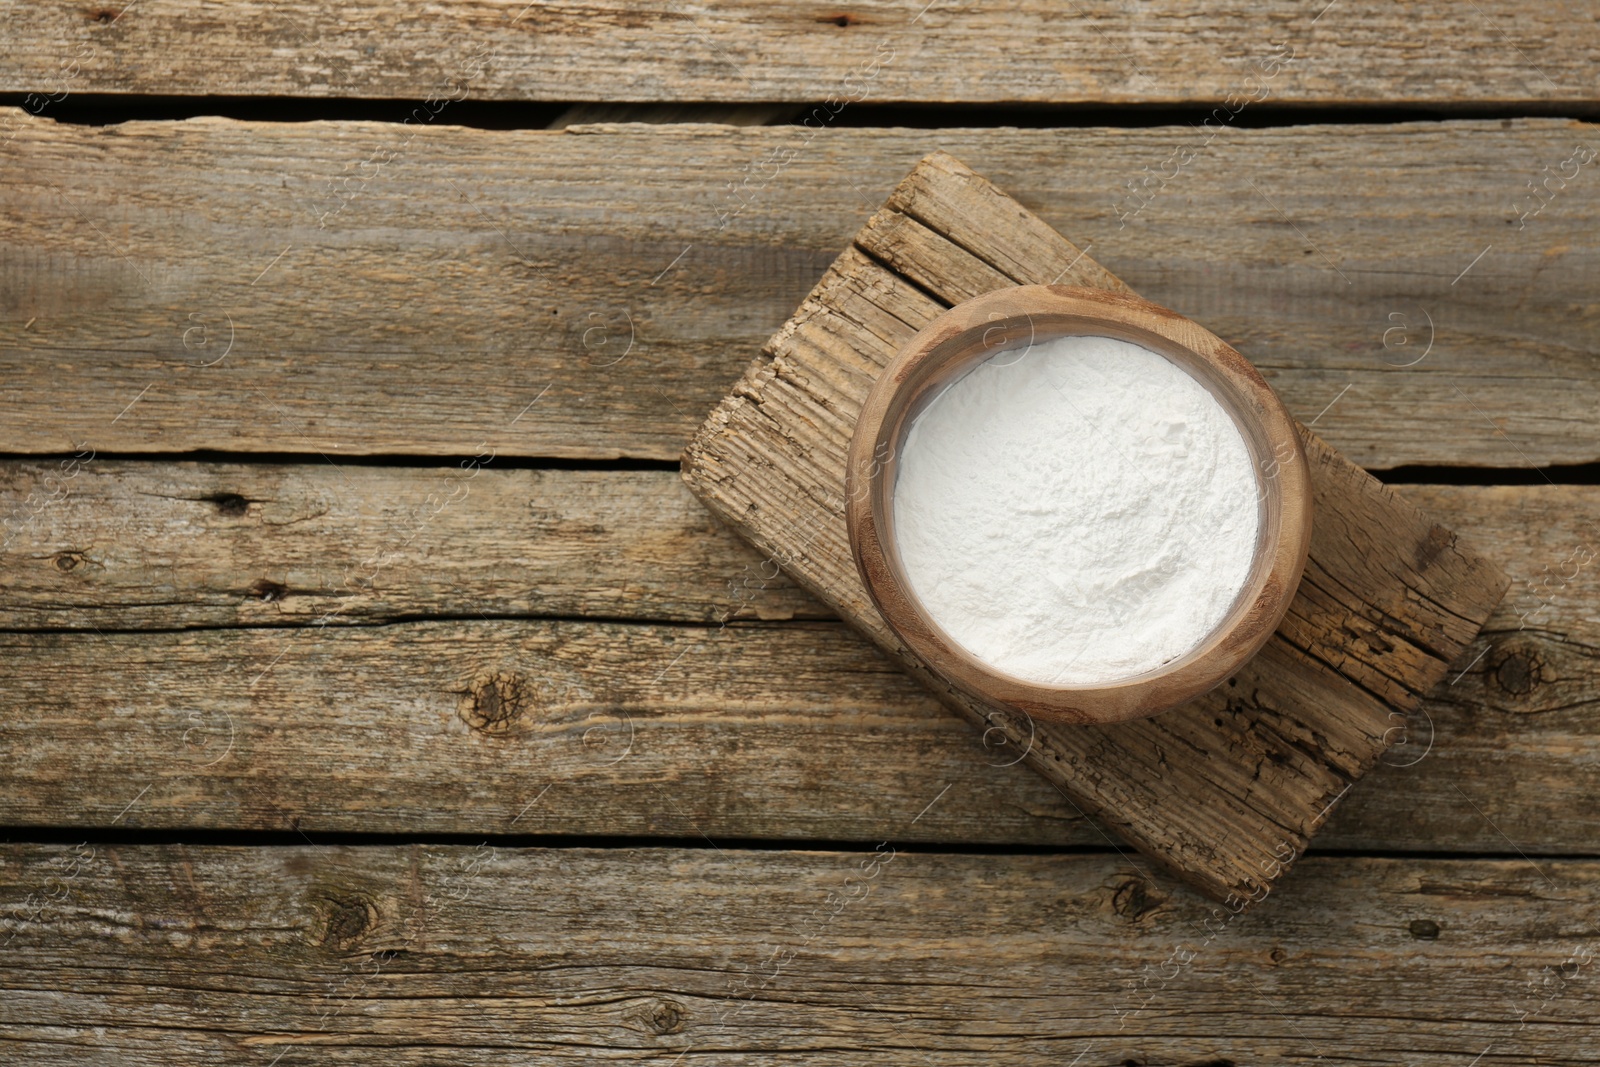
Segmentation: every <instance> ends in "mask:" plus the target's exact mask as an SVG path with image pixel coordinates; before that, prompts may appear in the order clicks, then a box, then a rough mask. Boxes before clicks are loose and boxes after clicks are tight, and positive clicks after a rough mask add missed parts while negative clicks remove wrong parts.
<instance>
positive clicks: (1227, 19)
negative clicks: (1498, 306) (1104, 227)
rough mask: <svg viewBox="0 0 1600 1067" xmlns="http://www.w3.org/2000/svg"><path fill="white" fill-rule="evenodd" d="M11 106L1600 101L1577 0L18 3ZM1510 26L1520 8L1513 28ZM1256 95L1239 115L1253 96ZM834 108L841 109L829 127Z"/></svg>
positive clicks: (1591, 43) (11, 12) (1599, 47)
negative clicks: (175, 101)
mask: <svg viewBox="0 0 1600 1067" xmlns="http://www.w3.org/2000/svg"><path fill="white" fill-rule="evenodd" d="M0 12H3V14H4V16H5V19H6V22H7V25H8V26H9V27H10V28H11V39H12V42H13V47H12V48H10V49H8V50H7V53H6V55H5V57H4V63H3V65H0V91H5V92H29V91H34V92H38V93H41V94H45V95H53V94H55V93H57V92H61V91H69V92H111V93H155V94H164V93H181V94H188V95H212V94H223V95H242V96H262V95H270V96H315V97H325V96H348V97H369V98H370V97H399V98H404V99H411V100H421V99H423V98H425V97H427V98H431V99H437V100H448V99H461V98H465V97H470V98H475V99H485V100H563V101H564V100H575V99H580V100H603V101H621V102H629V101H641V100H672V101H702V100H710V101H760V102H764V101H773V100H799V101H809V102H818V101H821V100H823V99H824V98H827V99H829V100H834V101H838V100H843V101H847V102H848V101H852V100H861V99H867V100H870V101H873V102H881V101H911V102H983V103H992V102H1030V103H1080V102H1094V103H1192V102H1199V101H1207V102H1221V101H1224V100H1228V101H1229V106H1230V107H1234V108H1238V107H1242V106H1248V104H1249V103H1251V102H1254V101H1262V100H1264V101H1268V102H1271V103H1277V104H1282V103H1294V104H1308V103H1318V104H1357V103H1411V104H1441V105H1457V104H1465V103H1478V104H1498V105H1502V106H1507V107H1510V106H1515V105H1517V104H1527V103H1531V102H1557V101H1560V102H1592V101H1594V100H1596V99H1597V97H1596V94H1595V91H1594V86H1593V79H1592V78H1590V77H1589V73H1590V68H1591V65H1592V64H1593V62H1594V58H1595V56H1596V54H1597V52H1600V34H1597V32H1596V27H1595V25H1594V21H1593V19H1592V18H1590V17H1589V14H1590V13H1589V11H1588V9H1587V8H1585V7H1584V6H1583V5H1582V4H1581V3H1577V2H1574V0H1566V2H1558V3H1551V4H1545V5H1541V6H1538V7H1526V6H1513V5H1510V4H1507V3H1505V2H1504V0H1499V2H1495V0H1484V3H1483V4H1466V5H1460V4H1451V3H1448V2H1446V0H1431V2H1427V3H1419V4H1413V5H1407V6H1406V7H1405V8H1397V7H1396V6H1395V5H1393V4H1389V3H1385V2H1384V0H1344V2H1342V3H1340V4H1338V5H1337V6H1336V7H1334V8H1326V9H1325V8H1323V7H1319V6H1308V5H1304V4H1295V3H1292V2H1290V0H1264V2H1260V3H1255V4H1248V5H1243V4H1230V5H1223V6H1217V7H1213V8H1208V9H1207V10H1206V11H1205V12H1204V13H1203V15H1202V14H1198V13H1196V12H1195V11H1194V10H1193V9H1192V8H1191V7H1189V6H1188V5H1185V4H1184V3H1182V2H1181V0H1160V2H1157V3H1148V4H1142V5H1140V6H1139V7H1138V8H1137V10H1133V9H1130V8H1128V7H1126V6H1125V5H1120V4H1116V3H1113V2H1110V0H1084V2H1083V3H1078V4H1074V5H1073V6H1072V7H1070V8H1067V9H1064V10H1063V9H1062V8H1060V7H1057V6H1053V5H1051V4H1049V3H1047V2H1044V0H1030V2H1028V3H1021V4H1000V3H994V2H987V3H981V4H962V5H947V4H940V3H933V4H928V5H926V6H924V5H920V4H896V3H891V2H889V0H863V2H860V3H853V4H851V5H849V6H848V8H829V7H818V6H815V5H807V4H802V3H792V2H780V3H770V2H759V3H758V2H749V0H746V2H741V3H734V4H720V5H717V6H715V7H714V8H713V7H710V6H706V5H692V6H691V5H686V6H672V7H659V6H652V5H649V4H643V3H637V2H631V3H619V4H606V5H594V4H580V3H573V2H570V0H557V2H550V3H539V4H537V5H534V6H532V7H530V6H528V5H526V4H524V3H521V2H519V0H499V2H481V3H474V4H457V5H450V6H446V7H438V8H429V9H427V10H426V13H425V14H421V15H419V14H418V13H416V12H413V11H411V10H409V9H400V8H397V7H395V6H393V5H373V6H365V7H357V8H349V7H340V6H338V5H336V4H333V3H330V2H328V0H291V2H286V3H282V4H264V5H258V6H252V7H250V8H248V9H244V10H240V11H237V12H236V11H232V10H230V11H229V12H227V13H225V14H224V13H219V12H217V11H215V10H214V9H212V8H209V7H208V6H207V5H205V4H203V3H200V2H198V0H184V2H181V3H169V4H158V5H155V6H153V7H149V6H144V5H140V6H138V7H133V8H130V7H117V6H111V7H106V8H95V7H88V8H86V7H83V6H81V5H74V4H70V3H66V2H64V0H52V2H47V3H22V2H20V0H19V2H14V3H8V4H6V5H5V6H4V7H3V8H0ZM1513 15H1514V17H1512V16H1513ZM1240 101H1243V103H1240ZM824 114H827V112H824Z"/></svg>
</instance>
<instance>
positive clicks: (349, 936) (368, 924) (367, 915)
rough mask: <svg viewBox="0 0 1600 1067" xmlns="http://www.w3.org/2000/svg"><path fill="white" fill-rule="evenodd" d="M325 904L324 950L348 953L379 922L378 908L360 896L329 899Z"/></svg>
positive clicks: (352, 895) (351, 895)
mask: <svg viewBox="0 0 1600 1067" xmlns="http://www.w3.org/2000/svg"><path fill="white" fill-rule="evenodd" d="M325 904H326V906H327V907H326V911H325V913H324V915H323V926H322V938H321V942H322V946H323V947H324V948H331V949H334V950H336V951H339V952H344V951H347V950H348V949H350V948H352V947H354V946H355V944H356V943H357V942H358V941H360V940H361V937H362V935H363V934H365V933H366V932H367V931H368V930H370V929H372V927H373V925H374V924H375V923H376V921H377V908H376V907H374V906H373V903H372V901H370V900H368V899H367V898H366V897H364V896H361V895H359V894H350V895H346V896H338V897H329V898H328V899H327V901H325Z"/></svg>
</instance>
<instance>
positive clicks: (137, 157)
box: [0, 0, 1600, 468]
mask: <svg viewBox="0 0 1600 1067" xmlns="http://www.w3.org/2000/svg"><path fill="white" fill-rule="evenodd" d="M1343 2H1348V0H1342V3H1343ZM1342 3H1341V5H1340V6H1339V7H1335V8H1334V9H1333V10H1332V11H1330V12H1329V14H1328V15H1327V16H1326V18H1325V19H1324V21H1326V20H1327V19H1332V18H1334V17H1335V15H1337V14H1338V13H1340V11H1341V7H1342ZM149 10H150V11H157V12H159V11H160V10H161V8H160V6H159V5H158V6H157V7H156V8H151V9H149ZM1452 10H1454V9H1453V8H1452ZM145 11H146V9H145V8H144V7H143V6H142V5H141V6H140V7H138V8H135V9H134V10H133V11H131V12H130V13H129V14H128V15H127V16H126V17H125V18H124V19H122V20H121V21H120V22H118V23H117V25H118V26H119V27H120V26H122V25H123V24H124V23H127V24H130V25H131V24H132V20H133V18H134V16H135V15H137V14H144V13H145ZM258 15H259V17H261V18H268V17H275V16H270V15H269V14H268V13H265V12H261V13H258ZM931 16H932V12H930V16H929V17H931ZM15 17H16V18H23V17H31V16H24V15H22V14H19V15H16V16H15ZM352 17H354V16H353V15H352ZM1527 17H1529V18H1531V17H1534V16H1531V15H1530V16H1527ZM1186 21H1187V22H1188V23H1192V22H1193V21H1194V20H1192V19H1190V20H1186ZM229 24H235V23H234V20H229ZM237 24H238V25H241V26H242V25H244V24H245V23H243V22H240V23H237ZM18 39H21V38H20V37H19V38H18ZM152 54H155V53H152ZM430 54H431V53H430ZM8 114H12V115H15V114H17V113H16V112H10V113H8ZM1207 136H1208V137H1209V135H1207ZM1195 137H1197V134H1196V133H1195V131H1194V130H1193V129H1192V128H1190V127H1188V126H1181V125H1180V126H1169V127H1157V128H1147V129H1143V128H1142V129H1078V130H1070V129H1068V130H1016V129H991V130H938V131H926V130H907V129H884V130H876V129H873V130H846V129H837V130H833V129H830V130H826V131H823V132H822V133H816V134H813V133H811V132H810V131H804V132H801V131H798V130H796V129H794V128H776V127H774V128H750V129H733V128H728V127H712V126H699V127H694V126H691V127H659V126H653V127H644V126H629V127H615V126H613V127H596V126H587V127H574V128H572V129H569V130H567V131H563V132H507V131H490V130H472V129H462V128H458V127H447V126H437V125H430V126H427V127H423V128H420V129H415V131H414V132H413V128H412V127H397V126H396V125H394V124H385V123H377V122H334V123H303V124H289V123H261V122H248V123H245V122H230V121H222V120H215V119H203V120H194V121H184V122H132V123H127V124H123V125H118V126H108V127H101V128H93V127H83V126H71V125H57V124H55V123H51V122H48V121H44V120H39V121H37V122H30V123H27V124H26V125H25V126H23V127H22V128H20V130H19V131H18V132H17V133H16V135H15V138H14V139H13V140H12V141H11V142H10V144H8V145H7V146H6V147H5V149H4V151H3V153H0V196H3V198H4V202H5V207H6V210H5V211H3V212H0V403H3V405H4V418H0V453H11V454H41V453H59V454H70V453H71V452H72V451H73V450H74V448H77V447H81V446H88V447H92V448H95V449H97V450H98V452H99V453H101V454H106V453H124V454H141V455H142V454H154V453H167V454H170V453H183V452H189V451H193V450H197V449H217V450H224V451H229V452H238V453H245V452H250V453H287V454H293V455H295V456H299V457H304V458H308V459H310V460H311V461H313V462H317V463H321V462H323V457H324V456H326V457H328V458H329V459H331V460H332V461H334V462H340V457H341V456H345V455H351V454H377V455H412V456H445V457H450V458H451V460H452V462H455V461H456V460H460V459H463V458H469V457H473V456H476V455H479V454H487V452H488V450H490V449H493V450H495V451H496V453H497V454H498V455H500V456H541V457H549V456H562V457H576V458H590V459H605V458H614V457H617V456H632V457H642V458H653V459H661V460H671V459H675V458H676V457H677V455H678V453H679V452H680V451H681V449H682V447H683V443H684V441H685V440H687V439H688V438H689V436H690V435H691V434H692V433H693V432H694V429H695V427H696V426H697V425H698V422H699V421H700V419H701V417H702V416H703V414H704V412H705V411H706V410H708V409H709V408H710V407H711V406H713V405H714V404H715V403H716V402H717V400H718V399H719V398H720V397H721V396H722V395H723V394H725V393H726V391H727V389H728V387H729V385H730V384H731V383H732V382H734V381H735V380H736V379H737V378H738V377H739V375H740V373H742V371H743V369H744V366H745V364H746V362H747V360H748V355H749V353H750V352H753V351H755V350H756V349H757V348H758V347H759V346H760V345H761V343H762V342H763V341H765V340H766V338H767V337H769V336H770V335H771V333H772V331H773V330H775V329H776V328H777V327H778V326H779V325H780V324H781V323H782V322H783V321H784V319H785V318H787V317H788V315H789V314H790V313H791V312H792V311H793V310H794V308H795V306H796V305H797V304H798V303H799V302H800V300H801V299H802V298H804V296H805V295H806V293H807V292H808V291H809V290H810V289H811V287H812V286H813V285H815V283H816V281H817V279H818V278H819V277H820V276H821V275H822V273H823V271H824V270H825V269H826V267H827V265H828V263H829V262H831V261H832V259H833V257H834V255H835V254H836V253H837V250H838V249H839V248H840V247H843V246H844V244H845V243H846V242H848V241H849V240H850V237H851V235H852V234H853V233H854V232H855V231H856V230H858V229H859V228H860V226H861V223H862V221H863V220H864V219H865V218H866V217H867V215H868V214H870V212H871V210H872V209H873V208H875V207H876V206H877V205H878V204H879V203H881V202H882V200H883V198H884V197H885V196H886V195H887V194H888V192H889V191H890V189H891V188H892V187H893V186H894V184H895V183H896V182H897V181H898V180H899V179H900V177H901V176H903V175H904V174H905V173H906V171H907V170H909V169H910V168H911V166H912V165H913V164H914V163H915V162H916V161H917V160H918V159H919V158H921V157H922V156H923V155H925V154H927V152H929V151H930V150H932V149H934V148H937V147H940V146H943V147H945V148H947V149H949V150H950V151H952V152H953V153H955V154H957V155H959V156H961V157H962V158H965V159H971V160H975V161H981V162H982V169H983V171H984V172H985V173H986V174H987V175H989V176H990V177H991V178H993V179H994V180H996V181H998V182H1000V183H1001V184H1002V185H1003V186H1004V187H1005V188H1006V189H1007V190H1009V191H1010V192H1011V193H1012V194H1013V195H1014V196H1015V197H1016V198H1017V199H1018V201H1019V202H1020V203H1022V204H1023V205H1025V206H1026V207H1028V208H1029V209H1031V210H1033V211H1034V212H1035V213H1037V214H1038V215H1039V216H1040V217H1041V218H1042V219H1044V220H1045V221H1047V222H1049V223H1050V224H1052V225H1053V226H1054V227H1057V228H1059V229H1061V230H1062V231H1063V232H1066V233H1071V234H1074V235H1079V237H1080V240H1082V241H1083V242H1084V243H1085V244H1086V245H1088V244H1090V243H1091V242H1092V246H1093V247H1092V250H1091V255H1092V256H1093V257H1094V258H1095V259H1097V260H1099V261H1100V262H1102V263H1105V264H1107V265H1108V266H1110V267H1111V268H1113V269H1114V270H1115V272H1116V274H1117V275H1118V276H1119V277H1121V278H1124V279H1126V280H1127V282H1128V283H1129V284H1130V285H1131V286H1133V287H1134V288H1135V289H1137V290H1138V291H1139V292H1140V293H1141V294H1143V295H1144V296H1146V297H1148V298H1150V299H1152V300H1155V301H1156V302H1158V303H1161V304H1164V305H1166V306H1168V307H1173V308H1176V309H1178V310H1180V311H1182V312H1184V313H1185V314H1187V315H1189V316H1191V317H1192V318H1194V319H1195V320H1196V321H1199V322H1203V323H1205V324H1206V326H1207V327H1208V328H1209V329H1211V330H1213V331H1214V332H1216V333H1217V334H1218V335H1219V336H1221V337H1223V338H1224V339H1225V340H1227V341H1228V342H1229V343H1231V344H1233V345H1235V346H1236V347H1238V348H1239V349H1240V350H1241V351H1242V352H1244V353H1245V355H1247V356H1248V357H1249V358H1250V359H1251V360H1252V361H1253V362H1254V363H1256V365H1257V366H1259V367H1260V368H1261V369H1262V370H1263V373H1265V374H1266V375H1267V376H1268V377H1269V378H1270V379H1271V381H1272V383H1273V385H1274V387H1275V388H1277V389H1278V390H1279V392H1280V393H1281V394H1282V395H1283V396H1284V398H1285V400H1286V402H1287V403H1288V405H1289V407H1290V410H1291V412H1292V413H1294V414H1295V415H1296V417H1298V418H1299V419H1300V420H1301V421H1302V422H1307V423H1309V422H1311V421H1312V420H1316V429H1317V432H1318V433H1319V434H1322V435H1323V436H1324V437H1326V438H1327V440H1328V441H1329V443H1331V444H1332V445H1334V447H1336V448H1338V449H1339V450H1340V451H1341V452H1343V453H1344V454H1345V455H1347V456H1348V457H1350V458H1351V459H1353V460H1355V461H1356V462H1358V463H1360V464H1362V465H1363V466H1366V467H1369V468H1387V467H1393V466H1397V465H1403V464H1416V463H1424V464H1446V465H1468V466H1483V467H1501V468H1512V467H1524V466H1526V465H1528V464H1538V465H1545V464H1550V463H1585V462H1592V461H1595V460H1596V459H1600V436H1597V435H1596V433H1595V431H1594V418H1593V413H1594V410H1595V407H1596V404H1597V403H1600V359H1597V358H1596V356H1597V354H1600V344H1597V342H1596V337H1600V311H1597V309H1596V304H1595V301H1594V299H1593V292H1592V289H1593V286H1592V283H1591V280H1592V279H1593V278H1594V277H1596V276H1600V196H1597V192H1596V191H1597V190H1600V182H1593V181H1589V176H1590V175H1591V174H1592V173H1593V169H1592V168H1588V167H1585V168H1584V169H1583V170H1582V172H1581V177H1580V178H1578V179H1575V180H1573V181H1571V182H1570V183H1568V184H1567V185H1566V186H1565V187H1564V188H1563V189H1562V190H1561V191H1560V192H1559V193H1558V194H1556V195H1555V198H1554V199H1553V200H1552V201H1551V202H1550V203H1549V204H1548V206H1546V207H1545V208H1544V209H1543V211H1542V212H1541V213H1540V214H1538V215H1536V216H1529V217H1528V218H1526V219H1525V220H1524V219H1522V218H1521V217H1520V215H1521V213H1522V212H1525V211H1526V210H1527V206H1526V200H1525V194H1526V189H1525V188H1524V187H1525V183H1526V182H1528V181H1531V180H1533V179H1535V178H1536V177H1541V176H1542V168H1545V167H1549V168H1551V172H1552V173H1556V172H1557V171H1559V170H1560V164H1561V163H1562V162H1563V161H1564V160H1567V159H1569V158H1570V157H1571V156H1572V153H1573V151H1574V148H1575V146H1577V145H1581V144H1587V143H1600V139H1597V136H1596V134H1595V129H1594V127H1593V126H1591V125H1588V124H1583V123H1574V122H1569V121H1565V120H1518V121H1514V122H1507V123H1500V122H1486V121H1463V122H1443V123H1405V124H1396V125H1370V126H1368V125H1353V126H1327V125H1307V126H1287V127H1281V128H1274V129H1233V128H1229V129H1228V130H1226V131H1224V132H1222V133H1220V134H1218V135H1217V136H1216V138H1215V140H1213V141H1211V142H1210V143H1209V145H1205V146H1200V148H1201V150H1200V151H1199V154H1198V155H1197V156H1196V157H1195V158H1194V159H1193V161H1192V162H1191V163H1190V165H1189V166H1188V167H1186V168H1185V169H1183V170H1182V172H1181V174H1180V175H1179V176H1178V177H1177V178H1176V179H1174V180H1172V181H1171V182H1168V183H1167V184H1166V185H1165V186H1164V187H1162V188H1160V189H1159V191H1152V192H1150V193H1149V195H1150V196H1151V197H1153V198H1152V199H1150V200H1149V202H1148V204H1147V205H1146V206H1145V207H1144V208H1143V210H1140V211H1138V212H1137V214H1134V215H1132V216H1131V217H1130V218H1129V219H1128V220H1127V221H1126V223H1125V224H1124V223H1123V221H1122V220H1121V219H1120V218H1119V215H1120V214H1123V213H1128V212H1131V211H1133V210H1134V205H1135V204H1136V203H1139V202H1142V201H1134V200H1132V199H1130V196H1131V194H1130V193H1128V191H1127V189H1126V187H1125V183H1127V182H1130V181H1133V182H1136V183H1137V182H1142V181H1144V180H1146V178H1147V173H1146V171H1145V169H1144V168H1147V167H1148V168H1150V172H1152V173H1166V174H1171V173H1172V172H1173V168H1174V167H1175V166H1176V165H1177V161H1174V162H1172V163H1164V161H1167V160H1168V159H1169V158H1170V157H1171V156H1172V153H1173V152H1174V151H1175V150H1183V149H1193V148H1195V147H1196V141H1194V140H1193V138H1195ZM374 153H379V155H378V156H377V157H376V158H377V160H378V161H383V160H388V161H387V162H384V163H382V165H381V166H380V165H379V163H378V162H374V158H373V157H374ZM388 154H392V158H391V157H390V155H388ZM764 161H766V162H764ZM778 161H782V165H781V166H780V165H779V162H778ZM1241 175H1246V176H1250V178H1249V180H1250V181H1252V182H1254V183H1255V186H1256V190H1259V193H1258V192H1257V191H1256V190H1252V189H1251V188H1250V186H1249V185H1247V184H1242V179H1241V177H1240V176H1241ZM1541 180H1542V178H1541ZM1555 184H1557V181H1556V180H1552V182H1551V185H1552V187H1554V185H1555ZM730 186H732V189H730ZM1154 189H1155V187H1152V190H1154ZM1519 198H1524V199H1519ZM1119 202H1120V203H1121V207H1120V208H1119V207H1118V204H1119ZM1519 205H1522V206H1519ZM335 209H337V211H336V213H334V214H329V215H326V219H325V221H326V223H327V225H326V226H325V227H319V225H318V222H319V219H322V218H324V214H325V213H326V212H333V211H335ZM724 211H726V212H730V217H729V219H728V222H727V224H726V225H725V226H724V225H722V222H721V216H720V215H719V213H720V212H724ZM733 212H737V214H732V213H733ZM1490 246H1492V247H1490ZM1335 268H1337V270H1336V269H1335ZM1345 279H1348V284H1347V282H1346V280H1345ZM230 323H231V325H230ZM1429 323H1432V326H1431V327H1430V326H1429ZM230 342H231V343H232V348H231V349H230V348H229V347H228V345H229V343H230ZM1430 343H1431V347H1430ZM1424 353H1426V355H1424ZM1419 357H1420V360H1419ZM206 364H210V365H206ZM1406 364H1412V365H1409V366H1408V365H1406ZM1346 387H1348V389H1347V388H1346ZM63 390H67V391H68V392H66V393H64V392H63ZM63 396H70V402H66V401H64V400H63ZM1334 401H1337V402H1336V403H1334ZM1330 403H1331V404H1332V406H1331V407H1330V406H1329V405H1330ZM530 405H531V406H530ZM319 453H320V454H319Z"/></svg>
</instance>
